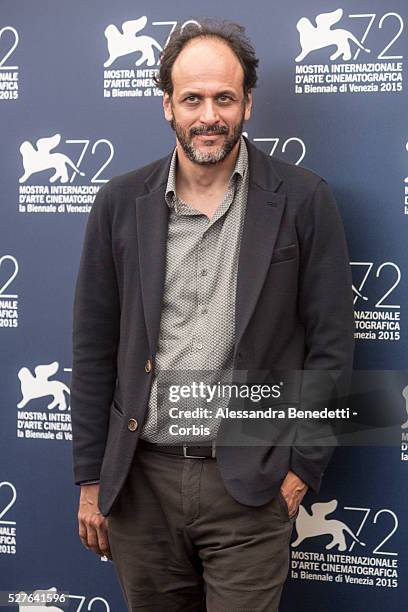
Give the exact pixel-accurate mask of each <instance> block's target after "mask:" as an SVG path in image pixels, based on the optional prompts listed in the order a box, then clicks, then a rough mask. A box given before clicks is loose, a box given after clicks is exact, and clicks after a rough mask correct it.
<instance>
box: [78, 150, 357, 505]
mask: <svg viewBox="0 0 408 612" xmlns="http://www.w3.org/2000/svg"><path fill="white" fill-rule="evenodd" d="M246 143H247V147H248V153H249V173H250V182H249V192H248V202H247V210H246V216H245V221H244V228H243V235H242V242H241V248H240V254H239V266H238V279H237V292H236V321H235V326H236V327H235V330H236V341H235V348H234V367H235V368H237V369H239V370H245V369H251V370H271V369H279V370H294V369H297V370H301V369H303V368H304V369H306V370H316V371H317V370H318V371H325V370H328V371H329V370H330V371H351V369H352V360H353V346H354V339H353V337H354V313H353V296H352V284H351V273H350V265H349V259H348V253H347V246H346V240H345V236H344V230H343V225H342V222H341V219H340V216H339V213H338V210H337V207H336V204H335V200H334V198H333V195H332V193H331V191H330V189H329V187H328V185H327V183H326V182H325V181H324V180H323V179H322V178H321V177H319V176H318V175H317V174H315V173H314V172H311V171H310V170H306V169H304V168H301V167H297V166H295V165H292V164H288V163H285V162H283V161H281V160H278V159H275V158H271V157H269V156H267V155H265V154H264V153H262V152H261V151H260V150H259V149H257V148H256V147H255V146H254V145H252V144H251V143H250V142H248V140H246ZM170 158H171V155H169V156H167V157H165V158H163V159H160V160H158V161H155V162H153V163H151V164H149V165H147V166H145V167H143V168H140V169H138V170H134V171H132V172H129V173H126V174H124V175H121V176H118V177H115V178H113V179H112V180H110V181H109V182H108V183H107V184H106V185H105V186H104V187H103V188H102V189H101V190H100V191H99V193H98V194H97V196H96V199H95V202H94V205H93V207H92V210H91V212H90V215H89V219H88V223H87V227H86V232H85V239H84V244H83V251H82V256H81V261H80V267H79V273H78V278H77V283H76V289H75V299H74V308H73V367H72V381H71V410H72V427H73V464H74V480H75V483H76V484H79V482H81V481H83V480H88V479H89V480H91V479H98V478H99V479H100V489H99V508H100V511H101V512H102V514H103V515H105V516H107V515H108V514H109V512H110V511H111V508H112V506H113V503H114V501H115V499H116V498H117V496H118V494H119V492H120V490H121V488H122V486H123V484H124V482H125V479H126V477H127V475H128V473H129V469H130V465H131V462H132V458H133V456H134V453H135V449H136V447H137V443H138V437H139V433H140V431H141V425H142V424H143V420H144V417H145V414H146V409H147V404H148V398H149V392H150V386H151V382H152V375H153V373H154V362H155V352H156V346H157V341H158V333H159V323H160V312H161V302H162V296H163V285H164V278H165V255H166V235H167V224H168V212H169V209H168V206H167V205H166V202H165V198H164V194H165V188H166V182H167V175H168V169H169V164H170ZM148 360H150V361H151V363H152V364H153V367H152V369H150V371H149V367H148V366H146V364H147V361H148ZM335 386H336V381H334V387H335ZM299 401H300V403H302V397H301V396H300V398H299ZM131 419H134V421H131ZM217 441H218V438H217ZM331 453H332V448H330V447H325V446H320V445H316V444H314V445H311V446H305V445H296V442H295V441H294V444H293V445H292V446H279V445H273V444H270V445H269V446H268V445H266V446H265V445H264V446H245V447H243V446H240V447H231V446H227V445H226V446H219V447H218V446H217V462H218V465H219V469H220V472H221V475H222V478H223V480H224V483H225V486H226V489H227V490H228V491H229V493H230V494H231V495H232V496H233V497H234V498H235V499H236V500H237V501H239V502H240V503H243V504H246V505H250V506H259V505H261V504H264V503H266V502H268V501H270V500H271V499H272V498H273V497H274V496H275V495H276V494H277V492H278V490H279V487H280V484H281V482H282V480H283V478H284V477H285V475H286V473H287V471H288V469H289V468H290V469H292V470H293V471H294V472H295V473H297V474H298V475H299V476H300V477H301V478H302V479H303V480H304V481H305V482H307V483H308V484H309V485H310V487H311V488H312V489H313V490H314V491H315V492H318V491H319V488H320V484H321V478H322V475H323V473H324V471H325V469H326V466H327V464H328V462H329V459H330V456H331Z"/></svg>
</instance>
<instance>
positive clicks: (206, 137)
mask: <svg viewBox="0 0 408 612" xmlns="http://www.w3.org/2000/svg"><path fill="white" fill-rule="evenodd" d="M221 136H225V134H214V133H213V132H212V133H210V134H197V138H199V139H200V140H204V141H207V142H213V141H215V140H217V138H220V137H221Z"/></svg>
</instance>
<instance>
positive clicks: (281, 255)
mask: <svg viewBox="0 0 408 612" xmlns="http://www.w3.org/2000/svg"><path fill="white" fill-rule="evenodd" d="M296 253H297V245H296V244H295V243H293V244H288V245H287V246H283V247H280V248H279V249H275V250H274V251H273V254H272V259H271V264H274V263H278V262H281V261H287V260H289V259H294V258H295V257H296Z"/></svg>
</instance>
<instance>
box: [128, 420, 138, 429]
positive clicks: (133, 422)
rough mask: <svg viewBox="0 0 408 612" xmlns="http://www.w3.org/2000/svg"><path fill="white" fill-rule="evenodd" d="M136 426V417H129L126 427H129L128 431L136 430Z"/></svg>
mask: <svg viewBox="0 0 408 612" xmlns="http://www.w3.org/2000/svg"><path fill="white" fill-rule="evenodd" d="M137 427H138V422H137V421H136V419H129V421H128V429H130V431H136V429H137Z"/></svg>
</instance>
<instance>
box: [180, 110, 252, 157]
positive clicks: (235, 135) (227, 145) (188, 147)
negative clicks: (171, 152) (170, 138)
mask: <svg viewBox="0 0 408 612" xmlns="http://www.w3.org/2000/svg"><path fill="white" fill-rule="evenodd" d="M170 125H171V127H172V128H173V130H174V131H175V132H176V136H177V140H178V141H179V143H180V145H181V147H182V149H183V151H184V153H185V155H186V157H187V158H188V159H189V160H190V161H192V162H193V163H195V164H200V165H204V166H209V165H212V164H218V163H220V162H222V161H224V159H225V158H226V157H227V156H228V155H229V154H230V153H231V151H232V149H233V148H234V147H235V145H236V144H237V142H238V141H239V139H240V137H241V134H242V129H243V126H244V114H242V117H241V120H240V122H239V123H238V124H236V125H235V126H234V128H233V131H232V134H231V135H230V136H227V138H226V139H225V141H224V144H223V145H222V146H221V147H219V149H218V150H217V151H214V152H208V153H205V152H201V151H199V150H197V149H196V148H195V147H194V145H193V144H192V140H193V137H194V136H196V135H198V134H203V133H204V134H228V128H227V127H225V126H219V125H213V126H202V127H196V128H191V129H190V130H188V131H187V130H184V129H183V128H182V127H181V125H180V124H179V123H177V121H176V120H175V119H172V120H171V122H170Z"/></svg>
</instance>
